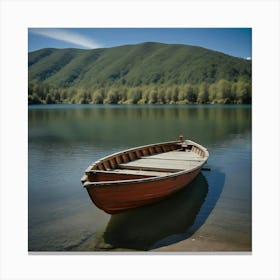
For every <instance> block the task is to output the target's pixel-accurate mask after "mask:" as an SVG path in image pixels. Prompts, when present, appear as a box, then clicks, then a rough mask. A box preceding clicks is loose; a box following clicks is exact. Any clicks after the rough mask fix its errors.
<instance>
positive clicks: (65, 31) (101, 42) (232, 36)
mask: <svg viewBox="0 0 280 280" xmlns="http://www.w3.org/2000/svg"><path fill="white" fill-rule="evenodd" d="M142 42H161V43H169V44H185V45H193V46H200V47H204V48H207V49H211V50H215V51H220V52H223V53H226V54H229V55H232V56H236V57H242V58H251V57H252V30H251V28H29V30H28V51H34V50H38V49H42V48H50V47H51V48H82V49H94V48H108V47H114V46H120V45H128V44H137V43H142Z"/></svg>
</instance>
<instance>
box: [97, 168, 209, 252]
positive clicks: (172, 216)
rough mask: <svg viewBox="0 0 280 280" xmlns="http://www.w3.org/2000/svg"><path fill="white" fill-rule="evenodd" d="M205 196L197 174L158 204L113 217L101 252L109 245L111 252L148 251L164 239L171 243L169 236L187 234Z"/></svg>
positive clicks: (202, 179) (204, 184) (204, 186)
mask: <svg viewBox="0 0 280 280" xmlns="http://www.w3.org/2000/svg"><path fill="white" fill-rule="evenodd" d="M207 193H208V183H207V181H206V179H205V177H204V175H203V174H202V173H200V174H199V175H198V176H197V177H196V178H195V180H194V181H193V182H192V183H191V184H190V185H189V186H188V187H186V188H183V189H182V190H181V191H179V192H178V193H176V194H174V195H172V196H170V197H169V198H167V199H165V200H163V201H161V202H159V203H156V204H153V205H149V206H143V207H139V208H135V209H132V210H129V211H126V212H123V213H120V214H116V215H113V216H112V217H111V219H110V221H109V223H108V225H107V227H106V229H105V232H104V235H103V239H104V240H103V242H104V243H105V244H106V245H107V246H104V248H103V249H105V248H106V247H107V248H108V245H109V246H111V247H110V249H114V248H123V249H132V250H149V249H152V248H155V247H158V246H157V245H156V244H157V243H158V242H159V241H161V240H165V239H166V238H167V240H168V241H167V243H170V239H168V237H171V236H174V235H176V234H182V233H186V232H187V230H188V229H189V228H190V227H191V226H192V225H193V223H194V220H195V218H196V216H197V214H198V212H199V210H200V208H201V206H202V204H203V202H204V200H205V198H206V196H207ZM160 243H161V242H160ZM105 244H103V245H105ZM160 245H161V246H164V245H166V244H160ZM98 247H99V248H98ZM96 249H97V250H102V246H100V244H99V245H97V248H96Z"/></svg>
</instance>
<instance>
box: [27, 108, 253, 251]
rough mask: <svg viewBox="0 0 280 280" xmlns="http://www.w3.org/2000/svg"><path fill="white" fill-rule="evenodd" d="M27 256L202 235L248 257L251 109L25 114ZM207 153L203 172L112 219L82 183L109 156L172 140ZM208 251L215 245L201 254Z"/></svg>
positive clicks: (134, 246) (148, 245) (144, 246)
mask: <svg viewBox="0 0 280 280" xmlns="http://www.w3.org/2000/svg"><path fill="white" fill-rule="evenodd" d="M28 113H29V122H28V123H29V139H28V140H29V141H28V144H29V148H28V157H29V161H28V163H29V168H28V172H29V176H28V179H29V184H28V198H29V201H28V209H29V212H28V213H29V215H28V216H29V219H28V248H29V251H104V250H106V251H107V250H112V249H114V250H118V249H120V250H126V249H127V250H150V249H154V248H159V247H161V246H166V245H168V244H173V243H176V242H178V241H181V240H184V239H186V238H188V237H190V236H191V235H192V234H195V233H196V232H198V230H199V232H202V233H203V236H204V237H205V238H208V239H209V241H210V244H211V240H223V241H225V242H228V243H231V245H232V246H231V247H232V248H235V244H236V246H239V245H240V244H242V246H243V248H246V250H247V251H250V250H251V205H252V201H251V192H252V186H251V167H252V162H251V155H252V151H251V107H250V106H171V105H166V106H162V105H161V106H103V105H101V106H100V105H37V106H29V110H28ZM180 134H183V135H184V136H185V138H189V139H192V140H194V141H196V142H198V143H200V144H202V145H203V146H205V147H207V148H208V150H209V153H210V158H209V161H208V164H207V166H208V167H210V168H211V171H204V172H202V173H201V174H200V176H198V178H197V179H196V180H195V181H194V182H193V184H191V185H190V186H189V187H188V188H186V189H184V190H183V191H181V192H180V193H178V194H175V195H174V196H172V197H170V198H169V199H167V200H165V201H162V202H161V203H158V204H155V205H151V206H147V207H141V208H138V209H134V210H131V211H128V212H126V213H122V214H118V215H114V216H110V215H108V214H106V213H104V212H103V211H101V210H99V209H98V208H96V207H95V206H94V205H93V204H92V202H91V201H90V199H89V197H88V195H87V192H86V191H85V190H84V189H83V188H82V185H81V183H80V178H81V177H82V175H83V172H84V169H85V168H86V167H87V166H88V165H89V164H90V163H92V162H93V161H95V160H97V159H99V158H100V157H103V156H105V155H108V154H111V153H113V152H117V151H120V150H123V149H126V148H130V147H134V146H139V145H144V144H150V143H156V142H163V141H169V140H175V139H177V137H178V135H180ZM207 250H209V251H211V246H210V247H209V248H208V249H207Z"/></svg>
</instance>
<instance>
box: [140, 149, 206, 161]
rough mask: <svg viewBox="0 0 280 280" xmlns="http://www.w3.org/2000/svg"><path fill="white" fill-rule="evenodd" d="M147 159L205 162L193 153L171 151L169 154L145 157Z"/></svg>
mask: <svg viewBox="0 0 280 280" xmlns="http://www.w3.org/2000/svg"><path fill="white" fill-rule="evenodd" d="M143 158H145V159H148V158H150V159H167V160H170V159H171V160H186V161H189V160H190V161H192V160H193V161H197V160H198V161H203V158H202V157H200V156H199V155H198V154H196V153H194V152H192V151H171V152H167V153H161V154H154V155H152V156H145V157H143Z"/></svg>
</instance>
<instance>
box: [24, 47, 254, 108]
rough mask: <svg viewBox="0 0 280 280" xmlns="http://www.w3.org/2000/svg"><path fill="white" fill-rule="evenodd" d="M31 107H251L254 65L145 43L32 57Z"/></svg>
mask: <svg viewBox="0 0 280 280" xmlns="http://www.w3.org/2000/svg"><path fill="white" fill-rule="evenodd" d="M28 80H29V82H28V104H59V103H63V104H250V103H251V97H252V94H251V61H248V60H245V59H241V58H236V57H232V56H229V55H225V54H223V53H219V52H216V51H212V50H208V49H204V48H201V47H194V46H186V45H169V44H160V43H142V44H138V45H130V46H120V47H114V48H107V49H95V50H80V49H42V50H39V51H35V52H31V53H29V54H28Z"/></svg>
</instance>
